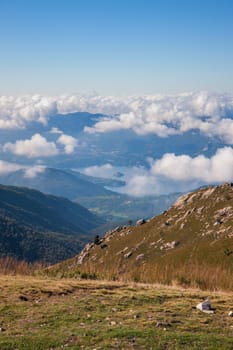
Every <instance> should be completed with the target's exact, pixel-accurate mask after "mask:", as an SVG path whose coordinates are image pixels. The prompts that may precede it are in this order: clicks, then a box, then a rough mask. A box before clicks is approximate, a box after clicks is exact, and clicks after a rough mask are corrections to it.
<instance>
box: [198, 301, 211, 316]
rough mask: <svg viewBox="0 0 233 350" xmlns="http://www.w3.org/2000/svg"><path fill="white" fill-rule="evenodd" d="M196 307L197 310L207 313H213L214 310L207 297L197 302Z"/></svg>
mask: <svg viewBox="0 0 233 350" xmlns="http://www.w3.org/2000/svg"><path fill="white" fill-rule="evenodd" d="M196 308H197V309H198V310H201V311H202V312H205V313H207V314H213V313H214V310H213V309H212V307H211V303H210V299H209V298H207V299H206V300H205V301H203V302H201V303H199V304H197V306H196Z"/></svg>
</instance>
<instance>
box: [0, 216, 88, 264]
mask: <svg viewBox="0 0 233 350" xmlns="http://www.w3.org/2000/svg"><path fill="white" fill-rule="evenodd" d="M85 242H87V238H86V237H84V236H74V235H72V236H71V235H67V234H59V233H53V232H43V231H37V230H36V229H34V228H32V227H28V226H25V225H22V224H19V223H18V222H17V221H15V220H13V219H12V218H9V217H7V216H5V215H2V214H1V213H0V257H1V258H3V257H6V256H11V257H14V258H16V259H18V260H25V261H27V262H36V261H39V262H43V263H56V262H58V261H61V260H64V259H68V258H70V257H72V256H74V255H75V254H77V253H78V252H79V251H80V250H81V249H82V247H83V245H84V243H85Z"/></svg>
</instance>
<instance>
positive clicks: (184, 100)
mask: <svg viewBox="0 0 233 350" xmlns="http://www.w3.org/2000/svg"><path fill="white" fill-rule="evenodd" d="M73 112H89V113H101V114H103V117H102V118H100V119H98V121H97V122H96V124H95V125H94V126H92V127H87V126H86V127H85V128H84V132H85V133H87V134H88V133H89V134H93V133H99V134H101V133H108V132H112V131H120V130H133V131H134V132H135V133H136V134H139V135H145V136H146V135H148V134H154V135H157V136H159V137H169V136H171V135H182V134H183V133H185V132H187V131H190V130H194V129H195V130H197V131H199V132H200V133H201V134H203V135H206V136H208V137H212V138H215V137H217V138H218V139H220V140H222V142H223V143H224V144H225V147H223V148H220V149H219V150H217V152H216V154H214V155H213V156H212V157H210V158H207V157H205V156H204V155H198V156H197V157H193V158H192V157H190V156H188V155H186V154H185V150H184V154H183V155H175V154H172V153H170V154H164V155H163V157H162V158H161V159H148V169H144V168H140V167H138V168H136V167H134V168H131V169H130V170H129V171H128V173H127V174H129V173H130V176H127V175H125V180H126V186H125V187H124V188H122V191H124V192H126V193H130V194H134V195H135V196H142V195H148V194H157V193H165V192H166V193H168V192H171V191H174V189H177V191H185V190H187V189H189V188H191V187H195V186H199V185H201V184H207V183H213V182H214V183H218V182H223V181H232V180H233V149H232V147H231V145H233V95H231V94H225V93H221V94H220V93H210V92H205V91H204V92H190V93H182V94H176V95H150V96H130V97H114V96H100V95H85V96H84V95H62V96H53V97H47V96H41V95H33V96H30V95H27V96H21V97H14V96H1V97H0V129H2V130H5V129H13V130H17V129H22V128H27V126H28V125H30V123H31V122H38V123H42V124H44V125H46V124H47V122H48V120H49V119H50V118H51V117H52V116H54V115H56V114H64V115H65V114H67V113H73ZM51 133H53V134H57V139H56V140H55V141H49V140H47V139H46V137H45V136H42V135H41V134H39V133H36V134H34V135H31V137H30V138H28V139H25V140H16V141H15V142H6V143H5V144H1V145H0V147H1V152H4V153H7V152H8V153H12V154H14V155H15V156H25V157H27V158H30V159H35V160H36V158H38V157H40V158H43V157H53V156H56V155H58V154H63V155H70V154H72V153H75V150H76V148H77V147H78V140H77V139H75V138H74V137H72V136H71V135H66V134H64V133H63V131H62V130H58V129H56V128H52V129H51ZM17 167H18V165H17V162H16V163H14V164H13V163H9V162H6V161H5V162H4V161H1V162H0V173H1V172H2V173H6V172H12V171H15V169H17ZM104 167H105V168H104ZM104 167H102V168H100V167H97V166H96V167H95V168H93V169H91V171H92V174H93V175H97V176H98V174H100V172H101V174H102V175H103V176H104V175H105V176H108V173H109V171H110V169H109V167H112V165H109V164H107V165H105V166H104ZM33 169H34V170H32V172H31V174H32V175H33V174H37V171H43V169H42V168H33ZM38 169H39V170H38ZM41 169H42V170H41ZM89 169H90V168H89ZM104 170H105V172H106V173H105V174H104ZM28 174H30V171H29V170H28Z"/></svg>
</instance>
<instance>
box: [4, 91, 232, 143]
mask: <svg viewBox="0 0 233 350" xmlns="http://www.w3.org/2000/svg"><path fill="white" fill-rule="evenodd" d="M73 112H90V113H102V114H104V115H106V117H103V118H101V119H99V121H98V122H97V123H96V124H95V125H94V126H93V127H86V128H85V131H86V132H89V133H95V132H98V133H105V132H110V131H115V130H129V129H131V130H133V131H134V132H136V133H137V134H142V135H146V134H149V133H152V134H156V135H158V136H160V137H167V136H169V135H173V134H182V133H184V132H186V131H189V130H191V129H194V128H196V129H198V130H200V132H202V133H203V134H205V135H208V136H211V137H216V136H217V137H220V138H222V139H223V140H224V141H225V142H226V143H228V144H233V96H232V95H229V94H217V93H208V92H191V93H183V94H176V95H149V96H129V97H113V96H100V95H91V96H90V95H86V96H85V95H62V96H53V97H46V96H40V95H32V96H29V95H27V96H22V97H12V96H2V97H0V129H9V128H13V129H16V128H23V127H26V125H27V124H28V123H30V122H33V121H36V122H39V123H44V124H45V123H46V122H47V120H48V119H49V118H50V117H51V116H53V115H55V114H58V113H60V114H67V113H73ZM51 132H53V133H59V132H60V131H59V130H58V129H52V130H51Z"/></svg>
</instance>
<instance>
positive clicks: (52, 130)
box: [50, 127, 63, 134]
mask: <svg viewBox="0 0 233 350" xmlns="http://www.w3.org/2000/svg"><path fill="white" fill-rule="evenodd" d="M50 134H63V132H62V131H61V130H60V129H58V128H55V127H53V128H52V129H51V130H50Z"/></svg>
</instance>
